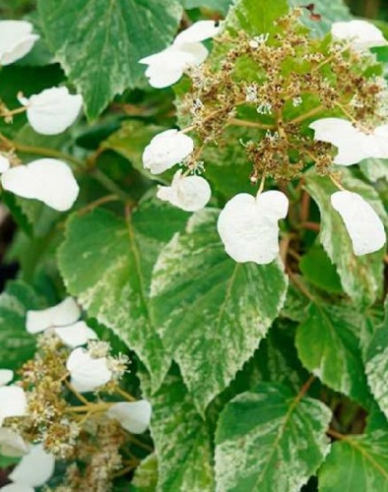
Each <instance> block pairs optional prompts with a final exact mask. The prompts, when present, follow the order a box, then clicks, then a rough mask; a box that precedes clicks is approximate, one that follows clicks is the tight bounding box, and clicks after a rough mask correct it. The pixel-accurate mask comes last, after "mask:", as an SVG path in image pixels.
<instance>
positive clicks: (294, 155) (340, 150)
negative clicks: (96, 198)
mask: <svg viewBox="0 0 388 492" xmlns="http://www.w3.org/2000/svg"><path fill="white" fill-rule="evenodd" d="M300 15H302V13H301V10H300V9H296V10H294V11H292V12H291V13H290V14H289V15H287V16H285V17H284V18H281V19H279V21H278V24H279V26H280V27H281V30H280V33H279V34H276V35H270V34H268V33H257V36H254V37H248V36H247V35H241V36H240V35H239V37H238V38H237V37H235V36H234V35H233V32H232V33H231V32H229V30H228V26H222V25H221V26H219V25H216V24H215V23H214V22H212V21H201V22H198V23H195V24H193V25H192V26H191V27H189V28H188V29H187V30H186V31H183V32H181V33H180V34H179V35H178V36H177V38H176V39H175V41H174V42H173V44H172V45H171V46H170V47H168V48H167V49H165V50H164V51H162V52H160V53H157V54H155V55H150V56H149V57H147V58H145V59H143V60H141V61H140V62H141V63H146V64H148V68H147V70H146V75H147V77H148V78H149V82H150V84H151V85H152V86H153V87H157V88H160V87H166V86H168V85H173V84H174V83H175V82H177V81H178V80H179V79H180V78H181V77H182V75H183V74H185V75H187V76H188V77H189V78H190V79H191V89H190V90H189V92H188V93H187V94H186V95H185V96H184V97H183V98H181V99H180V100H178V104H179V113H180V118H181V121H184V122H185V123H187V125H188V126H186V127H185V128H183V129H182V130H177V129H171V130H166V131H164V132H162V133H160V134H158V135H156V136H155V137H154V138H153V139H152V140H151V142H150V143H149V145H148V146H147V147H146V148H145V150H144V154H143V164H144V167H145V168H146V169H147V170H149V171H150V172H151V173H152V174H160V173H163V172H165V171H167V170H168V169H170V168H172V167H173V166H175V165H181V166H183V167H182V168H180V169H179V170H178V171H176V173H175V175H174V177H173V180H172V183H171V185H170V186H159V191H158V193H157V196H158V197H159V198H160V199H161V200H165V201H169V202H170V203H171V204H173V205H174V206H176V207H179V208H181V209H183V210H186V211H190V212H194V211H196V210H200V209H201V208H204V207H205V206H206V205H207V203H208V202H209V200H210V198H211V190H210V185H209V184H208V182H207V181H206V180H205V178H204V177H203V176H200V174H201V173H202V172H203V171H204V169H206V148H207V147H208V146H212V145H213V146H214V145H222V143H223V142H224V141H227V140H228V139H230V138H231V137H233V133H232V132H231V131H230V128H231V127H233V126H236V127H240V128H241V127H245V128H246V129H247V132H248V131H249V133H248V135H249V137H250V138H249V140H248V141H247V142H244V147H245V150H246V155H247V159H248V160H249V161H250V162H252V172H251V175H250V176H247V180H250V181H251V182H252V184H256V183H258V182H260V187H259V191H258V193H257V195H256V196H252V195H250V194H246V193H242V194H237V195H236V196H234V197H232V198H231V199H230V200H229V201H228V203H227V204H226V206H225V208H224V209H223V210H222V211H221V213H220V215H219V220H218V232H219V235H220V238H221V240H222V242H223V244H224V246H225V250H226V252H227V253H228V254H229V256H231V257H232V258H233V259H234V260H235V261H236V262H249V261H252V262H255V263H257V264H267V263H270V262H272V261H274V260H275V259H276V258H277V257H278V254H279V244H278V235H279V224H278V222H279V220H281V219H284V218H285V217H286V215H287V212H288V205H289V200H288V198H287V196H286V195H285V193H283V191H275V190H270V191H263V190H264V185H265V183H270V186H272V185H274V184H275V183H276V182H279V181H280V182H284V181H287V180H291V179H295V178H301V177H302V176H303V172H304V171H305V170H306V169H308V168H310V167H311V166H312V165H314V166H315V169H316V172H317V173H318V174H319V175H322V176H329V177H330V178H331V179H332V181H333V183H334V184H335V185H336V186H337V188H338V189H339V191H337V192H335V193H333V194H332V196H331V197H330V200H331V203H332V206H333V209H334V210H335V211H337V212H338V213H339V215H340V216H341V218H342V220H343V222H344V225H345V227H346V229H347V231H348V233H349V236H350V239H351V242H352V245H353V251H354V254H355V255H357V256H358V255H365V254H369V253H373V252H375V251H378V250H379V249H381V248H382V247H383V246H384V244H385V242H386V235H385V231H384V226H383V224H382V222H381V220H380V218H379V217H378V215H377V213H376V211H375V210H374V209H373V207H372V206H371V205H370V204H369V203H368V202H366V201H365V199H364V198H362V197H361V196H360V195H359V194H357V193H354V192H352V191H351V190H346V189H344V187H343V186H342V185H341V183H340V181H341V180H340V179H338V169H339V168H338V167H336V166H350V165H353V164H357V163H359V162H361V161H362V160H363V159H366V158H370V157H375V158H388V144H387V137H388V125H387V123H386V121H387V118H388V106H387V103H386V101H387V97H388V90H387V86H386V83H385V81H384V79H383V78H382V77H378V76H370V75H367V71H368V68H369V67H371V66H373V64H374V57H373V55H371V53H370V52H369V48H371V47H374V46H384V45H386V44H388V43H387V41H386V40H385V39H384V36H383V34H382V33H381V31H380V30H379V29H377V28H376V27H375V26H373V25H371V24H369V23H368V22H365V21H350V22H338V23H334V24H333V26H332V32H331V36H332V39H331V44H330V45H329V46H327V42H326V41H322V40H317V39H309V38H307V37H306V31H305V30H304V28H302V27H301V25H300V24H299V22H298V18H299V16H300ZM207 38H214V39H213V44H214V45H215V49H214V52H213V54H212V58H211V60H210V62H205V59H206V57H207V54H208V53H207V51H206V52H205V51H203V50H202V48H201V44H200V43H199V42H200V41H203V40H204V39H207ZM194 53H195V55H194ZM242 59H243V60H244V66H249V67H250V70H251V71H250V72H249V74H250V75H249V77H250V78H251V79H252V80H251V81H250V82H246V81H245V79H244V76H240V73H239V70H243V68H241V66H242V62H241V60H242ZM290 60H292V62H293V63H295V60H299V61H300V67H299V70H295V71H294V70H293V71H290V70H289V69H288V68H287V66H288V63H289V62H290ZM240 62H241V63H240ZM253 71H255V76H253V75H252V73H253ZM307 98H310V99H311V98H314V100H315V101H316V108H314V109H313V110H311V109H310V110H308V111H306V113H305V114H303V106H304V101H305V100H306V99H307ZM310 107H311V106H310ZM296 109H297V110H298V112H297V113H296V116H293V115H295V110H296ZM246 114H250V115H251V116H250V119H249V120H245V119H243V116H242V115H246ZM255 115H256V116H255ZM320 115H322V117H319V116H320ZM317 117H318V118H317ZM314 118H315V120H314ZM252 129H255V131H256V132H257V135H256V137H252V131H253V130H252ZM189 134H193V136H189ZM334 148H337V153H336V154H335V153H334V151H333V150H334ZM203 155H204V156H205V159H204V160H205V163H204V161H203V160H202V156H203ZM270 180H272V181H270Z"/></svg>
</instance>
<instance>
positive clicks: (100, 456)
mask: <svg viewBox="0 0 388 492" xmlns="http://www.w3.org/2000/svg"><path fill="white" fill-rule="evenodd" d="M81 314H82V313H81V310H80V308H79V306H78V305H77V303H76V302H75V300H74V299H73V298H71V297H68V298H66V299H65V300H64V301H62V302H61V303H60V304H58V305H56V306H53V307H51V308H48V309H44V310H38V311H28V312H27V318H26V329H27V331H28V332H29V333H31V334H40V335H39V338H38V348H37V352H36V354H35V356H34V358H33V359H32V360H30V361H28V362H26V363H25V364H24V365H23V367H22V368H21V369H20V371H18V374H19V376H20V379H19V380H18V381H16V382H14V383H12V380H13V379H14V374H13V371H10V370H8V369H2V370H0V453H1V454H2V455H5V456H13V457H19V456H20V457H21V461H20V462H19V464H18V465H17V466H16V467H15V468H14V470H13V471H12V472H11V474H10V476H9V479H10V480H11V481H12V484H9V485H7V486H6V488H4V490H8V491H9V492H12V491H16V490H19V489H20V490H26V491H33V490H34V487H40V486H42V485H43V484H45V483H46V482H47V481H48V480H49V479H50V477H51V476H52V474H53V472H54V467H55V463H56V460H59V461H61V460H66V463H67V465H68V468H67V473H66V477H65V482H64V484H62V486H63V487H65V488H66V487H68V489H67V490H79V487H80V488H82V487H83V488H85V489H86V490H101V491H108V490H110V487H111V484H112V480H113V478H114V477H115V475H116V474H117V473H120V470H122V469H126V468H127V467H128V466H130V467H132V468H135V467H136V466H137V464H138V460H137V459H135V458H132V459H130V460H129V462H128V463H126V462H125V457H124V455H123V454H122V452H121V450H122V448H125V447H126V448H129V447H131V445H132V444H131V443H133V438H132V434H142V433H144V432H145V430H146V429H147V427H148V425H149V422H150V419H151V405H150V404H149V402H148V401H147V400H138V401H137V400H136V399H135V398H133V397H132V396H131V395H130V394H128V393H127V392H126V391H125V390H124V389H123V388H122V387H121V386H120V381H121V380H122V378H123V376H124V374H125V373H126V372H127V365H128V359H127V357H125V356H123V355H118V356H115V357H113V356H112V355H110V351H111V348H110V344H109V343H108V342H103V341H100V340H98V336H97V334H96V332H95V331H94V330H92V329H91V328H90V327H89V326H88V325H87V324H86V323H85V321H80V317H81ZM85 347H86V348H85ZM103 395H104V398H103ZM136 443H137V445H139V444H140V445H141V442H140V441H138V440H136ZM91 451H93V452H91ZM96 460H97V461H99V465H98V467H97V468H96V463H95V461H96ZM97 470H99V472H98V473H97ZM17 487H19V489H17ZM22 487H24V488H22Z"/></svg>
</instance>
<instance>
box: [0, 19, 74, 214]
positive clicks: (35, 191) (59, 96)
mask: <svg viewBox="0 0 388 492" xmlns="http://www.w3.org/2000/svg"><path fill="white" fill-rule="evenodd" d="M32 30H33V26H32V24H30V23H29V22H26V21H0V32H1V39H0V67H1V66H4V65H9V64H11V63H14V62H15V61H17V60H19V59H20V58H23V57H24V56H25V55H27V54H28V53H29V52H30V51H31V49H32V48H33V46H34V44H35V42H36V41H37V40H38V39H39V36H38V35H36V34H32ZM18 100H19V102H20V104H21V105H22V106H21V107H20V108H17V109H15V110H9V109H8V108H7V107H6V106H5V105H4V104H2V103H1V104H0V116H3V117H4V118H5V121H7V122H12V117H13V115H14V114H18V113H22V112H25V113H26V115H27V120H28V122H29V124H30V125H31V127H32V128H33V129H34V130H35V132H37V133H39V134H41V135H58V134H60V133H62V132H64V131H65V130H67V129H68V128H69V127H70V126H71V125H72V124H73V123H74V122H75V120H76V119H77V118H78V116H79V114H80V111H81V108H82V104H83V100H82V97H81V96H80V95H73V94H70V93H69V90H68V89H67V88H66V87H52V88H50V89H45V90H43V91H42V92H40V93H39V94H34V95H32V96H30V97H25V96H24V95H23V94H21V93H20V94H18ZM12 150H13V149H12V145H11V146H9V145H8V141H7V140H6V139H5V138H4V137H3V138H2V141H1V142H0V173H1V176H0V181H1V186H2V188H3V189H4V190H6V191H9V192H12V193H14V194H15V195H18V196H20V197H23V198H28V199H35V200H39V201H41V202H43V203H45V204H46V205H47V206H49V207H51V208H53V209H55V210H58V211H60V212H64V211H66V210H69V209H70V208H71V207H72V206H73V204H74V202H75V200H76V199H77V197H78V193H79V187H78V185H77V182H76V180H75V178H74V175H73V172H72V170H71V168H70V167H69V165H68V164H67V163H65V162H63V161H61V160H58V159H38V160H36V161H33V162H30V163H28V164H27V165H24V166H22V165H19V164H20V163H19V161H18V159H17V158H16V157H15V155H14V154H13V151H12Z"/></svg>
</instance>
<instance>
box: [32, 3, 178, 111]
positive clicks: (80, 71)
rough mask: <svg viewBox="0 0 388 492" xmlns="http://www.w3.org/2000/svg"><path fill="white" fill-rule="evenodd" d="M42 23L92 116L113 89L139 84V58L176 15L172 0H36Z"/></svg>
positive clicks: (161, 39) (168, 32) (170, 31)
mask: <svg viewBox="0 0 388 492" xmlns="http://www.w3.org/2000/svg"><path fill="white" fill-rule="evenodd" d="M38 4H39V13H40V18H41V21H42V27H43V30H44V33H45V35H46V37H47V40H48V42H49V44H50V46H51V48H52V49H53V50H54V51H55V53H56V56H57V59H58V60H59V62H60V63H61V65H62V66H63V68H64V69H65V71H66V75H67V76H68V77H69V79H70V81H71V82H72V83H73V84H74V85H75V86H76V88H77V89H78V91H79V92H80V93H81V94H82V95H83V97H84V100H85V106H86V114H87V116H88V117H89V118H90V119H95V118H96V117H97V116H98V115H99V114H100V113H101V112H102V111H103V110H104V109H105V108H106V106H107V105H108V103H109V102H110V101H111V100H112V98H113V97H114V96H115V95H116V94H121V93H122V92H123V91H124V90H125V89H126V88H128V87H135V86H137V85H138V84H139V82H140V79H141V75H142V73H143V72H144V68H143V67H142V65H139V63H138V61H139V60H140V59H141V58H143V57H145V56H147V55H150V54H152V53H155V52H157V51H160V50H162V49H163V48H164V47H165V46H166V45H167V44H168V43H169V42H170V41H171V39H172V37H173V36H174V34H175V32H176V29H177V27H178V24H179V19H180V17H181V12H182V11H181V8H180V5H179V3H178V1H177V0H173V1H171V0H160V1H158V2H147V1H146V0H142V1H141V2H136V1H134V0H119V1H112V2H110V3H109V4H107V3H106V2H105V0H93V1H92V2H90V1H87V0H74V1H72V2H71V6H70V5H69V3H68V2H67V1H63V0H61V1H59V2H58V1H57V0H39V2H38ZM128 13H130V15H128Z"/></svg>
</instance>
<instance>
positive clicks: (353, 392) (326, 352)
mask: <svg viewBox="0 0 388 492" xmlns="http://www.w3.org/2000/svg"><path fill="white" fill-rule="evenodd" d="M361 320H362V317H361V316H360V315H358V313H357V311H355V309H354V306H352V305H346V304H342V305H335V304H333V303H331V304H328V303H327V304H324V303H319V304H318V303H317V304H312V305H311V307H310V311H309V316H308V318H307V319H306V321H304V322H303V323H301V324H300V325H299V327H298V329H297V335H296V346H297V349H298V354H299V357H300V359H301V361H302V363H303V365H304V366H305V367H306V368H307V369H308V370H309V371H311V372H312V373H313V374H315V375H316V376H318V377H319V378H320V379H321V381H322V382H323V383H325V384H326V385H327V386H329V387H330V388H332V389H334V390H335V391H339V392H341V393H344V394H345V395H348V396H350V397H352V398H354V399H355V400H356V401H358V402H361V403H364V404H367V403H369V402H370V399H371V398H370V394H369V391H368V385H367V382H366V377H365V373H364V367H363V361H362V354H361V350H360V348H359V331H360V324H361Z"/></svg>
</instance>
